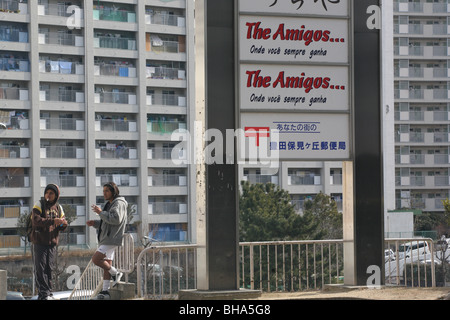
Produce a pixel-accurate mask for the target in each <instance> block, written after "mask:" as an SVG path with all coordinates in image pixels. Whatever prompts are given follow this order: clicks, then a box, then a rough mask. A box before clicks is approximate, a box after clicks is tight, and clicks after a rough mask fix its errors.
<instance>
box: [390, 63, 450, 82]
mask: <svg viewBox="0 0 450 320" xmlns="http://www.w3.org/2000/svg"><path fill="white" fill-rule="evenodd" d="M449 74H450V72H449V69H448V68H447V67H444V66H443V67H434V68H425V67H421V68H411V67H410V68H400V67H398V66H397V67H396V68H395V76H396V77H398V78H417V79H418V80H441V79H445V80H447V78H448V75H449Z"/></svg>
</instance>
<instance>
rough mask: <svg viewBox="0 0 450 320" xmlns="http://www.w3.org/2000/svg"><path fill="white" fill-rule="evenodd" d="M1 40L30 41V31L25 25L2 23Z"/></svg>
mask: <svg viewBox="0 0 450 320" xmlns="http://www.w3.org/2000/svg"><path fill="white" fill-rule="evenodd" d="M0 41H5V42H20V43H28V31H27V28H26V26H25V25H20V24H17V25H14V24H11V25H7V24H5V23H2V24H0Z"/></svg>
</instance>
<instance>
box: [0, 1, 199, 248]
mask: <svg viewBox="0 0 450 320" xmlns="http://www.w3.org/2000/svg"><path fill="white" fill-rule="evenodd" d="M192 3H193V1H185V0H179V1H178V0H175V1H162V0H145V1H142V0H139V1H138V0H120V1H97V0H74V1H73V0H72V1H70V2H69V1H57V0H39V1H30V0H28V1H26V0H25V1H24V0H21V1H16V0H9V1H8V0H5V1H0V9H1V12H0V15H1V22H0V58H1V60H0V62H1V65H0V82H1V85H0V116H1V118H0V123H2V126H3V129H0V171H2V174H1V177H0V190H1V193H0V239H1V240H0V247H17V246H19V245H20V237H19V235H18V233H17V228H16V224H17V217H18V216H19V215H20V214H22V213H24V212H29V211H30V210H31V208H32V207H33V204H34V202H35V201H37V200H38V199H39V198H40V197H42V196H43V191H44V188H45V186H46V185H47V184H48V183H56V184H58V185H59V186H60V188H61V198H60V202H61V204H66V205H68V208H72V209H73V212H75V214H76V216H77V218H76V220H75V221H74V222H72V223H71V225H70V232H69V238H68V239H67V241H69V242H70V244H72V245H81V246H83V245H89V246H92V245H95V243H96V236H95V230H93V228H87V227H86V221H87V220H89V219H93V218H95V214H94V213H93V212H92V211H91V210H90V206H91V205H92V204H95V203H97V204H99V203H102V202H103V196H102V185H103V184H104V183H106V182H107V181H114V182H115V183H117V185H118V186H119V189H120V193H121V195H123V196H125V197H126V199H127V200H128V202H129V204H130V208H129V209H130V212H131V213H132V217H133V219H132V220H131V224H132V226H131V232H133V233H135V234H136V236H137V237H138V238H140V237H142V236H143V235H148V234H149V232H152V231H153V232H152V233H151V235H152V236H153V237H154V238H157V239H159V240H163V241H188V240H193V238H195V235H193V234H192V233H191V231H190V228H189V226H190V225H191V221H195V216H194V215H195V210H192V208H191V205H190V203H191V200H190V197H191V192H189V191H188V190H192V189H194V190H192V192H193V193H195V188H194V187H192V188H191V184H192V179H191V176H192V174H193V172H192V168H191V167H190V166H189V165H187V164H186V165H174V164H173V162H172V161H171V159H172V149H173V147H174V146H175V145H176V144H177V142H176V141H175V142H174V141H171V133H172V132H173V131H175V130H177V129H181V130H182V129H189V128H190V127H191V125H192V122H193V119H192V117H191V114H192V110H193V108H194V103H193V101H194V94H193V88H192V87H191V86H190V85H189V83H194V81H192V79H193V76H194V74H193V73H194V72H193V59H194V51H193V41H194V34H193V20H194V19H193V17H194V8H193V4H192ZM177 157H180V158H183V157H184V155H183V154H179V155H177ZM194 180H195V179H194ZM194 186H195V184H194ZM138 240H139V239H138ZM22 245H23V243H22Z"/></svg>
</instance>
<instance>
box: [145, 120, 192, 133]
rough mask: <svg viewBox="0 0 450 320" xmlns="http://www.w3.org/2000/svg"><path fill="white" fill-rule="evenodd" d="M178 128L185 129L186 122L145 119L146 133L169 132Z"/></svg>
mask: <svg viewBox="0 0 450 320" xmlns="http://www.w3.org/2000/svg"><path fill="white" fill-rule="evenodd" d="M178 129H186V122H180V121H164V120H148V121H147V132H148V133H157V134H171V133H172V132H174V131H175V130H178Z"/></svg>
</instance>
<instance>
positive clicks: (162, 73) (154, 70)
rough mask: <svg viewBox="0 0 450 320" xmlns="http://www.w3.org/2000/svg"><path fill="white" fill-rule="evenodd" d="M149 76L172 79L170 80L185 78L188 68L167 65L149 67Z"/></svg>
mask: <svg viewBox="0 0 450 320" xmlns="http://www.w3.org/2000/svg"><path fill="white" fill-rule="evenodd" d="M146 72H147V78H149V79H170V80H185V79H186V70H184V69H179V68H167V67H147V68H146Z"/></svg>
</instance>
